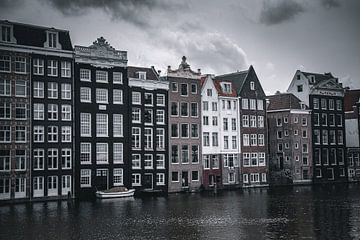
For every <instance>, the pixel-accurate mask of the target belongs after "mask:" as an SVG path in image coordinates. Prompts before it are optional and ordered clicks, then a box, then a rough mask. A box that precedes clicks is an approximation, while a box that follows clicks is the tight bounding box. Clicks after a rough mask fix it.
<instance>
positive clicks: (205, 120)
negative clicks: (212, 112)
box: [203, 116, 209, 126]
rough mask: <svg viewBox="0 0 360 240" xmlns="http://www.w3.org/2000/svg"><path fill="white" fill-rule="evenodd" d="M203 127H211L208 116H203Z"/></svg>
mask: <svg viewBox="0 0 360 240" xmlns="http://www.w3.org/2000/svg"><path fill="white" fill-rule="evenodd" d="M203 125H204V126H207V125H209V117H208V116H203Z"/></svg>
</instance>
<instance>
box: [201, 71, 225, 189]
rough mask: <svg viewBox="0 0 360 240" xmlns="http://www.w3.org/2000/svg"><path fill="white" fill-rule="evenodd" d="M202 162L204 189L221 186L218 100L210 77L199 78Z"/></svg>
mask: <svg viewBox="0 0 360 240" xmlns="http://www.w3.org/2000/svg"><path fill="white" fill-rule="evenodd" d="M201 105H202V106H201V108H202V109H201V117H202V120H201V123H202V126H201V129H202V150H201V152H202V161H203V163H202V164H203V165H202V166H203V179H202V183H203V186H204V188H205V189H208V188H211V187H214V186H215V184H217V186H218V187H221V186H222V177H221V176H222V175H221V168H222V166H221V165H220V164H221V163H220V156H221V151H220V149H221V147H220V146H221V143H220V142H219V138H220V132H221V129H220V123H219V121H220V114H219V113H220V112H219V98H218V93H217V90H216V88H215V85H214V79H213V76H211V75H205V76H203V77H201Z"/></svg>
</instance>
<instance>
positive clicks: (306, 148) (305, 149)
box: [302, 143, 309, 153]
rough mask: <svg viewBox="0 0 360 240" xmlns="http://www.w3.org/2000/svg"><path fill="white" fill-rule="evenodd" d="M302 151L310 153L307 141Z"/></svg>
mask: <svg viewBox="0 0 360 240" xmlns="http://www.w3.org/2000/svg"><path fill="white" fill-rule="evenodd" d="M302 152H303V153H308V152H309V150H308V145H307V144H306V143H304V144H303V147H302Z"/></svg>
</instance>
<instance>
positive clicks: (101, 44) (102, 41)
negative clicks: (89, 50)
mask: <svg viewBox="0 0 360 240" xmlns="http://www.w3.org/2000/svg"><path fill="white" fill-rule="evenodd" d="M90 47H93V48H98V47H105V48H107V49H109V50H113V51H114V50H115V48H113V47H112V46H111V45H110V44H109V43H108V42H107V41H106V39H105V38H104V37H102V36H101V37H99V38H98V39H96V41H94V42H93V45H91V46H90Z"/></svg>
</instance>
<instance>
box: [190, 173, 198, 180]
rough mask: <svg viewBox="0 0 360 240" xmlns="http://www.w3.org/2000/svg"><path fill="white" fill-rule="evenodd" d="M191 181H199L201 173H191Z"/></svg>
mask: <svg viewBox="0 0 360 240" xmlns="http://www.w3.org/2000/svg"><path fill="white" fill-rule="evenodd" d="M191 181H199V171H191Z"/></svg>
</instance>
